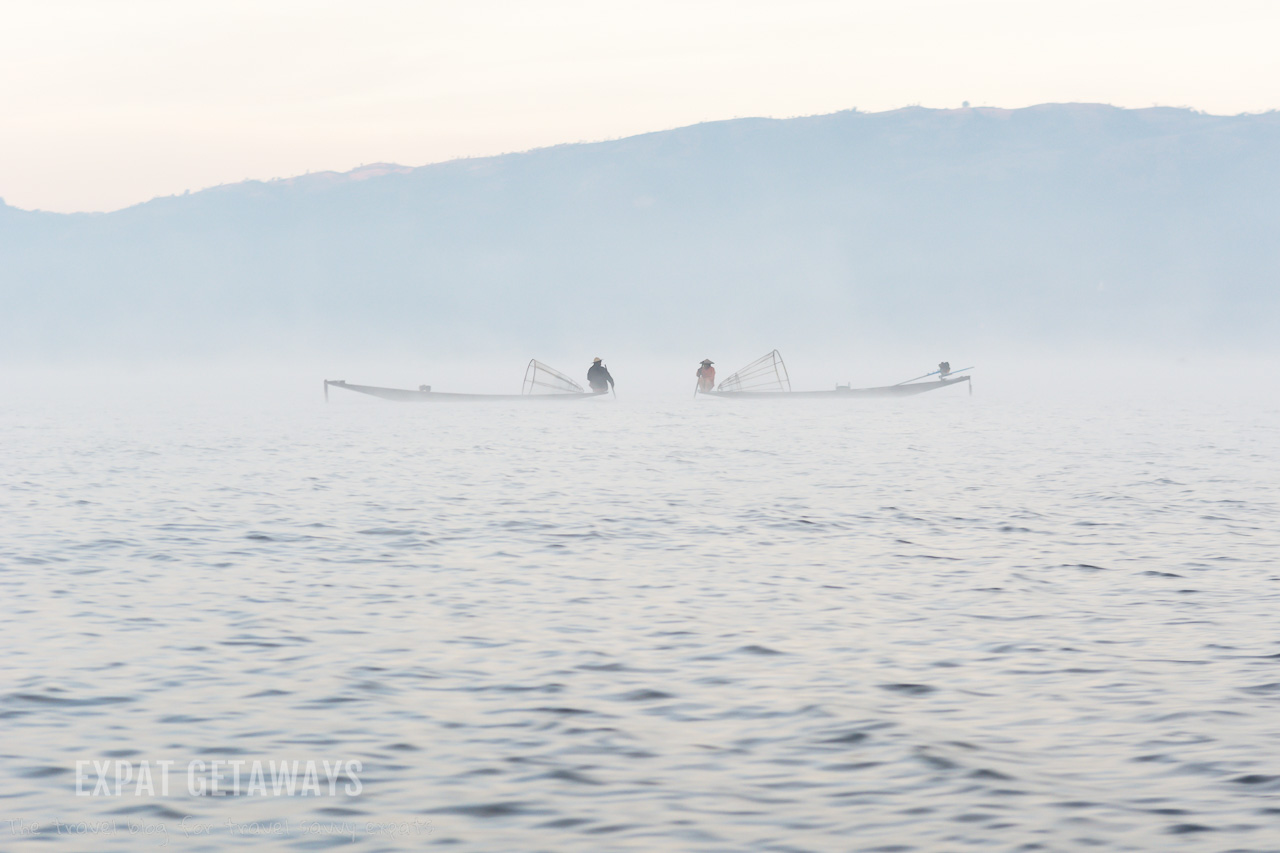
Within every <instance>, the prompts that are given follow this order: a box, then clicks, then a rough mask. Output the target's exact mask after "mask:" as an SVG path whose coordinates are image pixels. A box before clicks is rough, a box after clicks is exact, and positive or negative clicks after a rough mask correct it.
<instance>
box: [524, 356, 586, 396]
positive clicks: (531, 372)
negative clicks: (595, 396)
mask: <svg viewBox="0 0 1280 853" xmlns="http://www.w3.org/2000/svg"><path fill="white" fill-rule="evenodd" d="M520 393H521V394H524V395H525V396H529V395H531V394H585V393H586V392H585V391H583V390H582V386H581V385H579V384H578V383H577V382H574V381H573V380H572V379H570V378H569V377H568V376H565V375H564V374H563V373H561V372H560V371H558V370H556V369H555V368H554V367H550V366H548V365H545V364H543V363H542V362H540V361H538V360H537V359H536V358H531V359H529V366H528V368H526V369H525V372H524V384H523V385H522V386H521V388H520Z"/></svg>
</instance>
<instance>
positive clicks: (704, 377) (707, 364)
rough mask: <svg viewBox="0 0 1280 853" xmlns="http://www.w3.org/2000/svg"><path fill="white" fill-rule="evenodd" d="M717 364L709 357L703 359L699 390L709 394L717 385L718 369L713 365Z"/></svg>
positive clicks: (699, 375) (699, 370)
mask: <svg viewBox="0 0 1280 853" xmlns="http://www.w3.org/2000/svg"><path fill="white" fill-rule="evenodd" d="M713 364H715V362H714V361H712V360H711V359H709V358H704V359H703V360H702V366H701V367H699V368H698V390H699V391H701V392H702V393H703V394H709V393H711V392H712V391H714V390H715V387H716V369H715V368H714V367H712V366H711V365H713Z"/></svg>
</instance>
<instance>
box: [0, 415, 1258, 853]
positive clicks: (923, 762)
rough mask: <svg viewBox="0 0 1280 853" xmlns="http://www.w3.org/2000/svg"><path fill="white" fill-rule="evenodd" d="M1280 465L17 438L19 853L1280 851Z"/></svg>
mask: <svg viewBox="0 0 1280 853" xmlns="http://www.w3.org/2000/svg"><path fill="white" fill-rule="evenodd" d="M1278 423H1280V418H1278V417H1277V413H1276V412H1275V411H1274V410H1273V409H1272V410H1269V409H1267V408H1266V407H1265V406H1259V407H1257V408H1255V409H1253V410H1241V411H1237V412H1232V413H1223V412H1221V411H1218V412H1211V413H1210V412H1202V413H1198V412H1195V411H1191V410H1180V409H1178V408H1176V407H1167V408H1161V409H1150V408H1149V409H1143V408H1142V407H1140V406H1134V407H1131V408H1129V409H1124V410H1117V409H1116V408H1115V407H1110V408H1108V407H1107V406H1104V405H1102V404H1099V405H1098V406H1097V407H1096V408H1095V409H1094V410H1092V411H1084V412H1081V411H1079V410H1070V411H1069V410H1066V409H1062V410H1059V409H1055V408H1053V407H1051V406H1039V405H1038V406H1034V407H1019V406H1017V405H1014V404H1000V405H997V404H992V403H989V402H986V401H984V400H983V399H982V398H981V397H980V396H979V397H975V398H973V399H969V398H965V397H963V396H955V397H950V398H938V399H922V400H919V401H911V402H909V403H905V404H904V403H901V402H887V403H875V404H866V403H864V404H859V405H856V406H850V405H848V404H847V403H828V402H824V403H820V404H811V405H803V406H796V407H788V406H779V405H764V406H728V405H723V404H722V402H721V401H714V402H711V403H703V404H693V403H689V404H669V405H668V404H663V405H654V406H650V405H642V404H638V403H637V404H634V405H628V404H626V403H625V401H624V402H623V403H621V404H616V405H595V406H583V407H577V408H574V407H561V406H556V407H546V406H530V407H525V406H520V405H518V404H512V405H494V406H480V407H464V406H456V407H455V406H396V405H392V404H384V403H380V402H377V401H363V400H362V401H359V402H358V403H357V402H349V403H348V404H345V405H332V406H329V407H321V406H318V405H317V406H314V407H310V408H307V409H305V410H303V411H285V410H283V409H281V410H279V411H270V410H268V411H266V412H251V411H243V412H234V411H233V412H227V411H213V410H211V409H201V410H181V411H179V410H174V411H169V412H167V413H155V412H151V413H148V414H147V415H145V416H143V415H140V414H139V415H129V414H127V413H126V414H121V413H116V414H111V415H105V416H94V415H92V414H91V413H89V412H87V411H86V412H82V413H79V416H76V417H71V416H69V415H68V414H67V413H66V412H59V413H44V414H38V415H37V414H33V413H31V412H12V411H11V412H9V413H7V414H5V415H4V416H3V422H2V423H0V431H2V432H3V434H4V436H5V441H4V444H3V449H2V450H0V454H3V455H2V456H0V460H2V466H3V467H2V469H3V472H4V476H3V478H0V511H2V512H3V515H4V517H5V519H6V522H5V524H4V526H3V530H2V532H0V600H3V602H4V605H3V607H4V613H5V621H4V631H3V633H2V634H0V661H2V662H0V672H2V673H3V677H2V678H0V725H2V726H3V732H4V738H3V746H2V747H0V752H2V753H3V755H4V762H3V766H2V768H0V779H3V785H0V795H2V796H0V836H2V837H3V839H4V841H3V843H0V848H2V849H51V848H52V849H84V850H103V849H138V848H139V847H143V846H145V845H147V844H154V845H156V846H159V845H160V844H161V843H168V845H169V847H170V848H171V849H184V850H185V849H191V850H219V849H224V848H226V847H228V846H236V845H241V844H245V845H247V844H250V843H251V844H252V845H253V846H255V847H256V848H259V849H313V848H318V847H328V846H337V845H345V846H351V845H352V844H353V843H354V846H355V848H356V849H368V850H389V849H420V848H422V847H424V846H431V845H436V844H450V843H454V844H456V845H459V846H460V847H462V848H464V849H483V850H494V851H500V850H502V851H505V850H515V849H548V850H551V849H554V850H582V851H595V850H601V849H610V850H655V849H682V850H700V851H701V850H705V851H713V850H714V851H722V850H738V849H747V848H754V849H769V850H849V849H859V850H903V851H906V850H922V851H923V850H929V851H932V850H944V849H961V848H966V847H973V848H982V849H1011V850H1012V849H1032V848H1033V847H1034V846H1035V845H1040V846H1041V847H1042V848H1043V849H1063V848H1072V847H1084V846H1092V847H1095V848H1097V849H1102V850H1126V849H1154V848H1160V847H1166V846H1172V845H1174V844H1177V845H1186V844H1195V845H1202V846H1204V847H1205V848H1206V849H1222V850H1226V849H1237V850H1266V849H1275V848H1276V847H1277V843H1276V838H1277V831H1280V803H1278V802H1277V796H1276V795H1277V793H1278V792H1280V763H1277V759H1276V756H1277V755H1280V729H1278V728H1277V726H1276V722H1275V720H1276V711H1277V708H1280V706H1278V705H1277V702H1280V634H1277V632H1276V631H1275V624H1276V623H1275V613H1276V611H1277V604H1278V603H1280V597H1278V595H1277V592H1278V589H1277V588H1278V587H1280V583H1278V581H1280V574H1278V573H1277V568H1276V558H1275V555H1276V553H1278V552H1277V550H1276V549H1277V546H1280V532H1278V530H1280V513H1278V511H1277V508H1278V502H1280V478H1277V473H1280V472H1278V470H1277V466H1276V461H1275V450H1274V448H1275V447H1277V446H1280V441H1277V424H1278ZM211 758H220V759H239V760H242V761H246V762H252V761H255V760H261V761H267V760H277V759H280V760H284V759H290V760H299V761H302V762H304V763H305V762H306V761H308V760H314V761H315V762H317V763H318V762H320V761H322V760H327V761H332V762H337V761H339V760H341V761H344V762H346V761H350V760H355V761H358V762H360V766H361V768H362V769H361V770H360V771H359V773H358V775H359V778H360V781H361V783H362V790H361V792H360V794H359V795H358V796H344V795H341V794H340V795H338V796H327V795H325V796H318V797H317V796H307V797H299V796H294V797H288V796H279V797H277V796H259V795H254V796H245V795H242V796H233V797H214V796H203V797H196V796H190V795H189V794H188V793H187V791H186V785H187V778H186V773H185V768H186V767H187V765H188V762H190V761H191V760H193V759H199V760H205V761H208V760H210V759H211ZM94 759H96V760H101V761H105V760H107V759H111V760H113V761H129V762H131V763H133V764H136V763H138V762H141V761H143V760H148V761H151V762H155V761H158V760H161V759H167V760H172V761H174V762H175V765H174V766H175V767H176V768H178V769H177V770H175V771H174V773H175V777H174V779H175V781H174V788H175V789H176V790H174V791H173V792H172V794H171V796H168V797H161V796H156V797H147V796H143V797H138V796H130V795H128V792H127V786H126V795H124V796H120V797H113V796H106V797H102V796H100V797H77V796H76V793H75V789H76V762H77V760H94ZM323 779H324V777H323V773H322V774H321V780H322V781H323ZM89 787H92V783H90V786H89ZM326 794H327V783H326ZM64 830H65V831H64ZM1161 837H1164V839H1165V840H1160V839H1161ZM1206 839H1208V840H1206Z"/></svg>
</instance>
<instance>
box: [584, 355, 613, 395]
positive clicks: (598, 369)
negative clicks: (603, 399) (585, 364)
mask: <svg viewBox="0 0 1280 853" xmlns="http://www.w3.org/2000/svg"><path fill="white" fill-rule="evenodd" d="M587 382H588V383H589V384H590V385H591V390H592V391H594V392H595V393H597V394H607V393H609V389H610V388H612V387H613V377H612V376H610V375H609V368H607V367H605V366H604V365H603V364H601V363H600V357H599V356H596V357H595V358H593V359H591V369H590V370H588V371H587Z"/></svg>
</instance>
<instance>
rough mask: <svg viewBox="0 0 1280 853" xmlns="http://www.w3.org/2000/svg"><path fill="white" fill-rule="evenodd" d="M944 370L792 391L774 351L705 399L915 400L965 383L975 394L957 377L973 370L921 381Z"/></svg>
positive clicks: (779, 359) (948, 369)
mask: <svg viewBox="0 0 1280 853" xmlns="http://www.w3.org/2000/svg"><path fill="white" fill-rule="evenodd" d="M941 368H942V366H941V365H940V366H939V370H935V371H933V372H932V373H926V374H925V375H924V376H917V377H916V378H915V379H908V380H907V381H905V382H899V383H898V384H897V385H884V386H880V387H877V388H851V387H849V386H848V385H837V386H836V387H835V388H834V389H833V390H831V391H792V390H791V376H790V374H788V373H787V366H786V364H785V363H784V362H783V361H782V354H781V353H779V352H778V351H777V350H774V351H773V352H771V353H769V354H768V355H765V356H762V357H760V358H758V359H756V360H755V361H753V362H751V363H750V364H748V365H747V366H746V367H744V368H742V370H739V371H738V372H737V373H735V374H733V375H732V376H730V377H728V378H727V379H725V380H724V381H723V382H721V383H720V384H719V385H717V386H716V390H714V391H710V392H704V393H703V394H702V396H707V397H723V398H725V399H733V400H751V399H754V400H778V399H787V400H793V399H795V398H797V397H801V398H806V399H812V398H824V397H850V398H854V397H857V398H867V397H911V396H914V395H916V394H923V393H925V392H926V391H936V390H937V389H939V388H946V387H947V386H949V385H958V384H960V383H961V382H964V383H966V384H968V387H969V393H970V394H972V393H973V385H972V384H970V379H969V377H968V376H959V375H957V374H960V373H965V372H967V371H970V370H973V368H972V367H966V368H964V369H963V370H957V371H951V370H950V366H949V365H948V366H947V375H945V376H939V378H937V379H933V380H929V381H921V380H927V379H928V378H929V377H930V376H937V375H938V374H939V373H940V372H941Z"/></svg>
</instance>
